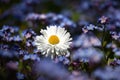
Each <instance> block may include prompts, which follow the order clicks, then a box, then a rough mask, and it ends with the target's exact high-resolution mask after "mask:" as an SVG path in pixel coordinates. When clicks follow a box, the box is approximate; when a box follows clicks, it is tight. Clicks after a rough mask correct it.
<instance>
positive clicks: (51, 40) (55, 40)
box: [48, 35, 60, 45]
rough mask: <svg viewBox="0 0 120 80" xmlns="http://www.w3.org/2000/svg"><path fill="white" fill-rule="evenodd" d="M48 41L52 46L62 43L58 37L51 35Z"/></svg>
mask: <svg viewBox="0 0 120 80" xmlns="http://www.w3.org/2000/svg"><path fill="white" fill-rule="evenodd" d="M48 41H49V43H50V44H52V45H55V44H58V43H59V42H60V40H59V38H58V37H57V36H56V35H51V36H50V37H49V40H48Z"/></svg>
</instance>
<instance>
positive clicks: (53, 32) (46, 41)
mask: <svg viewBox="0 0 120 80" xmlns="http://www.w3.org/2000/svg"><path fill="white" fill-rule="evenodd" d="M40 32H41V34H42V35H40V36H36V38H35V45H36V46H37V49H38V50H40V51H41V52H42V54H43V55H45V56H49V55H50V56H51V57H52V58H53V57H54V56H56V55H57V56H59V55H66V56H68V55H69V52H68V48H69V47H70V44H71V40H72V38H70V33H69V32H67V31H66V30H65V28H61V27H60V26H49V27H48V26H47V29H45V30H43V29H42V30H41V31H40Z"/></svg>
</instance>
